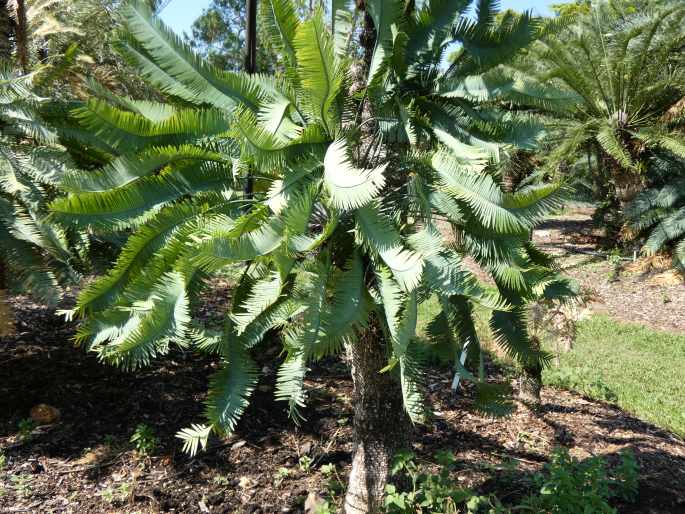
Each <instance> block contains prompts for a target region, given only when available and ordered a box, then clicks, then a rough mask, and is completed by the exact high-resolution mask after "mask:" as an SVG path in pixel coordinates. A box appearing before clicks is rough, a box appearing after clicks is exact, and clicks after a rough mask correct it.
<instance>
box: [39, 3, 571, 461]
mask: <svg viewBox="0 0 685 514" xmlns="http://www.w3.org/2000/svg"><path fill="white" fill-rule="evenodd" d="M468 3H469V2H456V3H455V2H444V1H441V0H435V1H433V2H426V4H425V6H424V7H422V8H420V9H416V8H414V7H413V4H407V5H406V6H405V5H404V4H403V3H402V2H398V1H394V0H374V1H369V2H367V4H368V5H367V9H368V12H369V13H370V15H371V17H372V19H373V24H374V26H376V27H379V30H378V34H377V39H376V45H375V51H374V54H373V56H372V57H371V59H370V66H369V73H368V75H365V76H364V77H362V78H361V81H360V80H359V77H357V78H355V71H354V69H353V70H351V71H350V66H351V64H352V63H351V61H350V60H349V58H348V55H349V54H350V48H351V47H350V45H351V38H350V37H349V34H350V33H351V32H352V29H351V27H352V26H354V24H355V19H356V15H355V14H354V13H353V12H352V11H349V10H347V9H345V8H337V9H336V10H335V12H334V16H333V19H332V21H331V23H330V25H331V27H330V28H329V26H328V24H327V23H326V21H325V19H324V14H323V13H322V12H321V11H315V12H314V13H313V14H312V15H311V17H309V18H307V19H306V20H304V21H302V20H301V19H299V18H298V17H297V16H296V14H295V9H294V7H293V5H292V4H291V3H290V1H289V0H265V1H264V2H263V6H264V15H265V16H266V17H267V20H266V22H267V23H266V24H267V26H268V27H269V29H270V32H271V33H272V39H273V40H272V41H271V45H272V47H273V48H276V49H277V50H278V51H279V52H280V54H281V57H282V60H283V62H284V63H285V64H284V72H283V74H282V76H280V77H278V78H268V77H264V76H260V75H252V76H249V75H245V74H240V73H231V72H223V71H218V70H216V69H214V68H212V67H211V66H210V65H208V64H207V63H206V62H204V61H202V60H201V59H199V58H198V57H197V56H195V55H194V54H193V53H192V52H191V51H190V49H189V48H188V47H187V46H185V45H184V44H183V43H182V42H181V41H180V40H179V39H178V38H177V37H176V36H174V35H173V34H172V33H171V32H170V31H169V30H168V29H166V28H165V27H164V26H163V25H162V24H161V22H159V21H158V20H156V19H155V18H153V17H152V15H151V13H150V11H149V9H148V8H147V7H146V6H145V5H144V4H143V3H142V2H132V3H131V4H129V5H128V6H126V7H124V12H123V16H124V18H125V19H126V32H125V33H124V34H123V39H122V44H121V51H122V52H123V53H124V54H125V55H126V56H127V58H128V59H129V61H130V62H132V63H134V64H135V65H136V66H137V67H138V69H139V70H140V72H141V73H142V74H143V75H144V76H145V78H146V79H148V80H149V81H151V82H152V83H153V84H155V85H156V86H157V87H158V88H159V89H160V90H161V91H163V92H164V93H166V94H167V95H169V96H170V97H174V98H175V99H176V102H175V103H174V104H173V105H172V104H151V103H147V102H139V101H133V100H130V99H125V98H113V99H110V101H109V102H105V101H99V100H98V101H92V102H90V103H89V104H88V105H86V106H83V107H82V108H81V109H80V110H79V111H78V113H77V114H76V116H77V118H78V119H79V120H80V123H81V128H80V129H75V130H72V131H71V133H72V134H76V133H78V132H79V130H80V131H81V133H82V134H85V133H86V132H87V133H89V134H90V135H89V136H87V137H86V136H85V135H84V138H85V139H86V140H88V141H89V143H90V144H93V145H97V146H98V147H99V148H100V149H101V150H102V151H103V152H106V153H109V154H110V155H111V161H110V162H109V163H108V164H107V165H106V166H104V167H103V168H102V169H101V170H97V171H95V172H78V173H72V174H69V175H68V176H67V177H66V178H65V180H64V181H63V186H64V187H65V188H66V189H67V190H68V191H70V194H69V196H68V197H67V198H65V199H60V200H57V201H56V202H54V203H53V204H52V210H53V212H54V215H55V217H56V218H57V219H59V220H61V221H62V222H65V223H76V224H81V225H85V226H88V227H91V228H92V230H95V231H110V230H112V229H115V230H120V231H121V230H125V231H130V232H131V235H130V236H129V237H128V241H127V243H126V244H125V246H124V248H123V249H122V251H121V254H120V256H119V258H118V260H117V262H116V264H115V265H114V267H113V268H112V269H111V270H110V271H109V273H108V274H107V275H106V276H104V277H102V278H101V279H99V280H97V281H95V282H94V283H92V284H91V285H90V286H89V287H87V288H86V289H85V290H84V291H83V292H82V293H81V295H80V297H79V300H78V304H77V307H76V311H77V313H79V314H81V315H84V316H85V317H86V322H85V323H84V324H83V326H82V328H81V330H80V333H79V339H80V340H81V341H82V342H83V343H84V344H85V345H86V346H87V348H88V349H90V350H92V351H96V352H98V353H99V354H100V356H101V357H102V358H103V359H105V360H107V361H110V362H113V363H116V364H119V365H121V366H124V367H126V368H135V367H138V366H142V365H145V364H147V363H148V362H149V361H150V360H151V359H152V358H153V357H155V356H157V355H161V354H164V353H166V352H167V351H168V349H169V344H170V343H171V342H175V343H176V344H178V345H180V346H187V345H191V344H192V345H194V346H195V347H196V348H199V349H201V350H204V351H208V352H211V353H214V354H216V355H218V356H220V358H221V361H222V366H221V368H220V370H219V371H217V372H216V374H215V375H214V376H213V378H212V379H211V385H210V394H209V397H208V399H207V401H206V407H207V408H206V414H207V418H208V420H209V425H207V426H205V425H194V426H193V427H192V428H190V429H187V430H185V431H183V432H182V434H181V436H182V437H183V438H184V439H185V440H186V447H187V448H188V449H189V450H191V451H196V450H197V448H198V445H200V444H202V445H204V444H205V443H206V439H207V436H208V434H209V432H210V430H211V429H212V428H214V429H216V430H220V431H221V430H232V429H233V428H234V427H235V424H236V422H237V420H238V419H239V417H240V415H241V414H242V412H243V411H244V409H245V408H246V405H247V403H248V400H249V397H250V394H251V392H252V391H253V389H254V388H255V386H256V383H257V381H258V373H257V367H256V366H255V364H254V362H253V360H252V358H251V356H250V349H251V348H253V347H255V345H257V344H258V343H259V342H260V341H261V340H262V339H263V338H264V336H265V335H266V334H267V332H269V331H272V330H274V329H277V330H279V331H280V333H281V336H282V337H281V339H282V342H283V346H284V349H285V352H286V354H287V357H286V358H285V361H284V362H283V364H282V365H281V367H280V370H279V372H278V379H277V389H276V396H277V398H278V399H281V400H284V401H286V402H287V404H288V408H289V411H290V412H291V414H292V415H293V416H294V417H295V418H297V416H298V410H299V409H300V407H301V406H302V405H303V403H304V400H305V396H306V395H305V390H304V379H305V374H306V372H307V365H308V363H309V362H310V361H311V360H313V359H318V358H321V357H323V356H326V355H330V354H335V353H337V352H338V351H339V350H340V348H341V347H342V346H343V344H345V343H349V342H352V341H354V340H355V338H356V334H357V333H358V332H359V331H361V330H363V329H364V327H366V326H367V325H368V323H370V320H371V319H374V320H376V321H377V322H378V323H380V325H381V327H382V330H383V333H384V334H385V336H386V337H387V339H388V341H389V342H390V344H389V347H390V348H391V350H390V355H388V365H387V367H386V368H385V370H384V372H385V373H389V374H392V375H393V376H395V377H396V378H397V380H398V382H399V383H400V384H401V387H402V393H403V397H404V405H405V409H406V410H407V412H408V413H409V414H410V415H411V417H412V418H414V419H420V418H421V416H422V414H423V412H424V407H423V402H422V398H421V381H422V380H421V377H422V373H421V366H420V363H419V359H418V358H417V355H418V353H420V352H419V350H420V348H419V347H420V345H421V344H422V343H421V342H420V340H419V339H418V338H417V337H416V325H417V308H418V305H419V304H420V303H421V302H423V301H426V300H427V299H428V298H430V297H431V296H437V297H438V299H439V302H440V305H441V309H442V310H441V313H440V314H439V316H438V317H437V318H436V319H435V320H434V321H433V323H432V324H431V328H432V333H433V339H434V340H435V341H436V342H440V343H441V344H447V345H450V347H451V348H452V350H453V351H457V350H459V349H460V348H462V347H463V345H464V344H465V342H466V341H471V342H473V343H474V347H477V342H478V341H477V336H476V333H475V329H474V323H473V319H472V313H471V310H472V305H473V304H482V305H485V306H487V307H489V308H492V309H498V310H500V311H501V312H502V313H503V316H505V317H504V318H502V317H500V318H498V319H497V320H495V319H493V323H494V326H495V329H496V330H497V332H498V334H499V336H500V341H501V343H502V344H503V345H504V347H505V348H506V349H508V350H509V351H510V352H511V353H512V354H514V355H517V356H521V355H525V356H526V358H527V359H541V358H543V354H542V353H541V352H540V351H538V350H536V349H531V348H530V345H529V344H528V341H527V339H526V337H525V334H524V333H522V332H521V330H522V327H523V325H522V324H521V323H518V324H515V326H514V328H512V329H510V330H508V329H507V327H509V324H510V322H511V321H517V320H518V321H521V316H522V312H521V311H520V309H517V308H516V307H514V306H512V305H511V304H510V303H509V302H507V301H506V300H505V298H504V297H502V296H501V295H499V294H498V293H496V292H489V291H487V290H486V289H485V288H484V287H483V286H481V285H480V284H479V282H478V280H476V278H475V277H474V275H473V274H472V273H471V271H469V269H468V268H467V267H466V266H465V265H464V262H463V257H464V255H465V254H468V253H470V254H472V255H473V256H475V257H476V259H477V260H478V261H479V262H480V263H481V264H482V265H483V266H485V267H487V269H489V270H491V271H492V272H493V274H494V275H495V276H496V277H497V280H498V283H499V284H500V285H501V287H502V289H503V290H506V291H514V290H519V291H524V293H523V294H524V295H528V294H530V295H532V294H545V293H547V294H555V293H554V290H555V287H550V286H552V285H553V284H554V285H559V284H560V281H559V279H558V277H557V276H556V275H555V274H554V273H553V272H552V271H550V269H549V268H548V267H546V265H547V264H548V263H547V262H546V261H544V259H541V257H540V255H539V254H538V253H537V252H536V251H535V250H534V248H532V246H531V245H530V244H529V243H528V234H529V232H530V230H531V228H532V227H533V226H534V224H535V223H536V222H537V221H538V220H539V219H540V218H541V216H543V215H544V214H545V213H546V212H547V211H548V209H549V208H551V207H553V206H555V205H556V200H557V198H558V197H557V188H556V187H555V186H534V187H533V186H531V187H528V188H525V189H523V190H521V191H520V192H518V193H516V194H511V193H508V194H505V193H503V192H502V191H501V190H500V188H499V186H498V184H497V183H496V181H495V180H494V179H493V178H492V177H491V176H490V175H489V174H487V173H486V172H485V169H486V165H487V163H488V160H489V159H490V158H492V156H493V154H494V153H495V150H496V146H495V145H494V142H495V141H496V140H498V139H502V138H504V137H505V136H506V135H511V137H512V138H515V137H518V136H516V134H517V132H520V131H521V129H522V128H523V129H525V131H526V133H528V134H530V131H531V130H532V129H531V125H530V124H528V123H527V122H526V123H523V122H521V123H518V120H515V119H512V120H510V119H508V118H507V117H506V116H504V115H502V114H500V113H499V111H498V109H497V105H498V102H499V101H500V100H503V99H505V98H507V95H509V94H513V93H512V92H514V91H515V89H516V88H514V87H509V88H507V87H499V89H498V88H497V87H494V86H493V87H490V86H491V85H492V84H494V83H495V82H497V83H498V84H499V86H502V84H503V83H504V82H506V80H505V78H504V73H500V74H499V75H498V76H497V77H495V78H493V79H490V82H487V81H485V80H484V79H483V80H480V81H479V77H478V75H477V73H478V71H479V70H481V67H482V69H483V70H492V69H493V68H494V67H495V66H496V65H497V62H496V60H495V58H494V55H495V53H494V52H491V51H489V49H490V48H491V47H492V46H493V45H502V44H505V43H506V44H507V45H508V46H509V47H512V46H516V45H518V46H523V45H525V44H527V42H528V41H530V40H531V39H533V38H534V37H536V33H537V30H538V28H537V26H536V25H535V23H534V21H533V20H531V19H530V18H529V17H521V18H517V19H516V20H509V21H508V22H507V23H506V25H505V28H503V29H502V27H500V26H499V25H497V23H496V22H495V21H494V16H492V13H491V9H490V6H489V3H488V2H480V4H479V5H480V11H479V17H478V19H477V20H475V21H474V20H470V19H468V18H465V17H464V16H462V13H463V12H464V11H465V9H466V8H467V7H468ZM488 13H490V14H488ZM500 29H502V30H500ZM454 41H461V42H462V43H463V45H464V46H463V49H462V55H461V56H459V57H458V58H456V59H454V60H453V64H452V65H451V66H450V67H442V66H441V62H442V60H443V55H444V54H445V52H446V50H447V49H448V48H449V44H450V42H454ZM353 82H356V83H353ZM360 83H361V85H360ZM475 83H477V84H478V85H479V87H480V89H481V94H473V85H474V84H475ZM507 83H508V84H509V85H510V86H511V85H512V84H513V82H512V81H511V80H509V82H507ZM486 93H487V94H486ZM93 134H94V135H95V136H96V137H95V138H93V137H92V135H93ZM248 175H249V176H252V177H253V178H254V180H255V194H254V197H252V196H251V195H244V194H242V191H243V185H244V181H245V180H246V178H247V177H248ZM438 219H441V220H446V222H447V223H448V224H449V225H451V226H453V227H454V228H455V229H456V230H457V232H458V234H459V237H458V238H457V241H456V242H449V243H448V242H446V241H445V239H444V238H443V237H442V235H441V233H440V231H439V229H438V226H437V220H438ZM225 268H232V269H234V270H238V271H239V276H240V278H239V279H238V284H237V287H236V289H235V292H234V294H233V298H232V302H231V308H230V312H229V313H228V314H227V316H226V320H225V325H224V328H223V330H221V331H219V332H214V331H211V330H209V329H207V328H206V327H202V326H200V324H199V323H198V322H196V321H194V320H193V319H192V314H191V313H192V306H193V304H194V302H195V301H196V300H197V297H198V294H199V292H200V290H201V288H202V286H203V284H204V281H205V278H206V277H207V276H208V275H211V274H214V273H217V272H219V271H221V270H223V269H225ZM518 294H519V296H516V295H513V296H512V295H510V294H507V295H505V296H511V297H514V296H516V298H519V297H520V293H518ZM506 316H510V317H509V318H506ZM463 371H465V370H463ZM468 376H471V375H470V374H469V375H468ZM472 378H473V377H472ZM481 378H482V377H481ZM474 379H475V380H476V381H477V382H479V383H480V384H481V385H482V390H483V392H484V393H485V396H487V388H486V386H485V384H484V382H480V381H479V380H478V379H477V378H474Z"/></svg>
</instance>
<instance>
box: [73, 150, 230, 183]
mask: <svg viewBox="0 0 685 514" xmlns="http://www.w3.org/2000/svg"><path fill="white" fill-rule="evenodd" d="M225 160H226V158H225V156H224V155H222V154H220V153H217V152H212V151H210V150H205V149H203V148H199V147H197V146H194V145H181V146H164V147H152V148H150V149H149V150H144V151H143V152H141V153H140V154H137V155H122V156H120V157H117V158H116V159H114V160H113V161H112V162H111V163H109V164H107V165H106V166H105V167H103V168H102V169H100V170H94V171H83V170H79V171H71V172H69V173H67V174H66V175H65V176H64V177H63V179H62V181H61V183H60V186H61V187H62V188H63V189H64V190H66V191H68V192H71V193H86V192H88V193H101V192H105V191H108V190H110V189H115V188H118V187H124V186H126V185H128V184H130V183H131V182H134V181H135V180H137V179H140V178H143V177H148V176H150V175H153V174H155V173H157V172H159V171H160V170H162V169H164V168H165V167H166V166H169V165H173V164H176V163H191V162H200V163H201V162H203V161H214V162H225Z"/></svg>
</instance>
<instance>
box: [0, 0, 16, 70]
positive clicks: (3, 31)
mask: <svg viewBox="0 0 685 514" xmlns="http://www.w3.org/2000/svg"><path fill="white" fill-rule="evenodd" d="M13 27H14V22H13V21H12V18H10V11H9V6H8V5H7V0H0V61H7V62H9V61H10V60H11V59H12V33H13V32H14V30H13Z"/></svg>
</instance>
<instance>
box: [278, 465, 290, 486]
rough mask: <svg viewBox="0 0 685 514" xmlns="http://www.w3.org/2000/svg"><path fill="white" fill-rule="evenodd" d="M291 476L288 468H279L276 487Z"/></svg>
mask: <svg viewBox="0 0 685 514" xmlns="http://www.w3.org/2000/svg"><path fill="white" fill-rule="evenodd" d="M290 474H291V471H290V470H289V469H288V468H278V471H276V474H275V475H274V485H280V484H281V483H282V482H283V480H285V479H286V478H288V477H289V476H290Z"/></svg>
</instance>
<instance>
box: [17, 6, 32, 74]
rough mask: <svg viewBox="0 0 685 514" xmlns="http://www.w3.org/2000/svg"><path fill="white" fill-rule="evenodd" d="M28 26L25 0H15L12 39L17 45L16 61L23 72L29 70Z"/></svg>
mask: <svg viewBox="0 0 685 514" xmlns="http://www.w3.org/2000/svg"><path fill="white" fill-rule="evenodd" d="M28 31H29V26H28V18H27V17H26V0H17V12H16V23H15V29H14V39H15V42H16V45H17V61H18V62H19V66H20V67H21V71H22V72H23V73H28V72H29V35H28Z"/></svg>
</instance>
